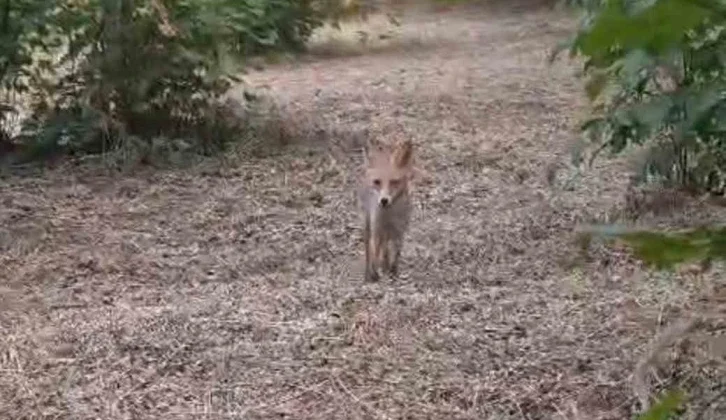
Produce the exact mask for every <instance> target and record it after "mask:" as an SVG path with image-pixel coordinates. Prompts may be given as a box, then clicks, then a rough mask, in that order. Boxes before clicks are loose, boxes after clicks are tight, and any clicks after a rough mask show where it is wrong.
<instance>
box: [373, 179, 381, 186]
mask: <svg viewBox="0 0 726 420" xmlns="http://www.w3.org/2000/svg"><path fill="white" fill-rule="evenodd" d="M373 185H375V186H376V187H380V186H381V180H380V179H374V180H373Z"/></svg>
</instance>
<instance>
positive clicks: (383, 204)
mask: <svg viewBox="0 0 726 420" xmlns="http://www.w3.org/2000/svg"><path fill="white" fill-rule="evenodd" d="M387 205H388V197H381V206H383V207H386V206H387Z"/></svg>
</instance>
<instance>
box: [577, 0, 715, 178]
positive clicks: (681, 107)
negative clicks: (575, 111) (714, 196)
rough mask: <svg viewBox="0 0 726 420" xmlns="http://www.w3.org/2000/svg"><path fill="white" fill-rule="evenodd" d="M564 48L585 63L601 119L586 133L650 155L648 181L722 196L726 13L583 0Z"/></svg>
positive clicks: (679, 4)
mask: <svg viewBox="0 0 726 420" xmlns="http://www.w3.org/2000/svg"><path fill="white" fill-rule="evenodd" d="M575 3H581V4H582V5H584V6H585V10H584V14H583V19H582V21H581V25H580V28H579V30H578V31H577V33H576V34H575V35H574V36H573V38H572V39H571V40H569V42H568V43H566V44H565V45H563V48H567V47H569V49H570V53H571V55H573V56H574V55H579V56H581V57H582V58H584V74H585V76H586V77H587V82H586V91H587V94H588V96H589V98H590V99H591V101H592V103H593V111H594V112H593V114H594V115H593V116H592V118H590V119H589V120H587V121H586V122H584V124H583V125H582V130H583V131H584V133H585V134H586V136H585V138H586V140H588V142H590V143H594V144H595V146H596V147H595V148H594V151H593V153H592V158H594V157H595V156H597V155H598V153H599V152H600V151H602V150H606V149H609V150H610V151H611V152H613V153H620V152H622V151H623V150H625V149H626V147H627V146H629V145H631V144H636V145H643V146H645V147H646V148H647V149H648V150H649V151H650V153H649V154H648V158H647V159H646V161H645V164H644V166H643V172H642V177H641V179H652V178H653V177H655V179H657V180H662V181H665V182H667V183H672V184H677V185H681V186H690V187H695V188H696V189H708V190H712V191H714V190H720V191H722V190H723V187H724V183H725V182H726V177H725V174H726V125H724V121H725V118H726V100H725V98H724V95H723V92H724V86H725V85H724V82H725V81H726V72H724V64H725V60H726V55H724V53H723V52H724V51H726V33H724V28H725V24H726V8H725V7H724V6H723V5H722V4H721V3H720V2H717V1H715V0H609V1H599V0H583V1H575Z"/></svg>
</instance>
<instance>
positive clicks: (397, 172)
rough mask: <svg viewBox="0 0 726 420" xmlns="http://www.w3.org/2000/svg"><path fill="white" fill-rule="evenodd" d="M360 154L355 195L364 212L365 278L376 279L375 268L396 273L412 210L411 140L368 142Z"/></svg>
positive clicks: (390, 273)
mask: <svg viewBox="0 0 726 420" xmlns="http://www.w3.org/2000/svg"><path fill="white" fill-rule="evenodd" d="M364 157H365V176H364V177H363V182H362V183H361V185H360V187H359V189H358V198H359V199H360V202H361V205H362V207H363V212H364V213H365V227H364V229H365V230H364V234H363V240H364V242H365V255H366V266H365V280H366V281H377V280H378V278H379V271H378V269H379V268H381V269H383V270H384V271H386V272H387V273H388V274H389V275H391V276H395V275H396V274H397V273H398V260H399V257H400V256H401V247H402V245H403V236H404V234H405V233H406V230H407V229H408V224H409V220H410V218H411V210H412V205H411V195H410V192H409V181H410V180H411V176H412V174H413V168H412V163H413V144H412V143H411V141H410V140H405V141H402V142H400V143H398V144H397V145H396V146H395V147H393V148H390V147H384V146H381V145H377V144H370V143H369V145H368V147H367V149H366V151H365V154H364Z"/></svg>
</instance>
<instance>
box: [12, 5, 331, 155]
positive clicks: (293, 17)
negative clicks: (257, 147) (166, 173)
mask: <svg viewBox="0 0 726 420" xmlns="http://www.w3.org/2000/svg"><path fill="white" fill-rule="evenodd" d="M0 1H1V0H0ZM10 3H12V5H13V6H12V8H11V14H10V15H11V18H10V19H9V20H10V21H13V22H14V21H19V22H25V23H23V24H22V25H20V26H17V27H13V28H12V29H13V31H10V34H11V35H12V36H9V42H5V43H3V44H2V45H0V48H3V49H2V50H0V54H1V55H0V57H4V58H5V60H6V61H10V62H11V63H12V64H13V65H14V66H15V67H8V69H4V68H0V71H2V70H6V71H5V72H2V73H0V77H3V79H2V80H3V82H4V83H3V86H4V87H5V91H6V92H7V91H10V90H11V89H10V88H12V89H14V91H16V92H18V93H21V94H26V95H27V97H28V102H29V104H28V108H29V110H30V117H29V118H28V119H27V120H26V121H25V122H24V123H23V126H22V132H21V133H20V135H18V136H17V137H16V138H15V142H16V143H19V144H20V145H21V146H22V150H23V151H24V155H25V158H36V157H39V156H43V155H47V154H49V153H58V152H62V153H96V152H102V151H110V150H118V149H119V148H123V149H131V150H132V151H133V152H134V153H136V154H137V155H138V156H140V157H141V158H142V159H143V158H144V157H145V156H147V155H149V154H150V153H152V152H153V151H154V150H157V151H158V150H170V149H186V150H194V151H197V152H201V153H205V154H207V153H210V152H212V151H216V150H219V149H220V148H222V147H224V145H225V144H226V142H227V141H228V140H230V139H231V138H234V137H238V135H234V134H235V131H236V130H238V129H239V127H237V126H236V124H235V122H234V121H233V120H232V119H230V118H228V116H229V115H230V113H229V112H226V111H225V110H224V109H223V106H222V105H220V103H219V99H220V97H221V96H222V95H223V94H225V93H226V92H227V91H228V89H229V88H230V87H231V85H232V84H233V83H234V82H238V81H239V79H238V78H237V77H235V74H236V73H237V72H238V71H239V70H240V68H241V65H242V64H243V63H244V59H245V58H246V57H248V56H249V55H251V54H256V53H260V52H264V51H267V50H274V49H300V48H301V47H302V46H303V45H304V42H305V40H306V39H307V37H308V36H309V35H310V33H311V32H312V30H313V29H314V28H315V27H316V26H317V25H319V24H321V21H320V19H319V13H318V12H316V11H315V9H314V8H313V7H312V5H311V3H310V1H309V0H269V1H258V0H243V1H240V0H164V1H162V0H85V1H78V0H63V1H61V2H54V4H53V3H51V2H42V1H31V0H25V2H24V3H23V4H24V5H25V6H23V7H22V8H21V7H20V6H18V5H16V2H9V0H8V2H6V4H10ZM2 16H3V15H2V5H0V17H2ZM29 18H30V19H29ZM2 24H3V22H1V21H0V25H2ZM0 29H2V26H0ZM19 78H22V80H25V83H26V85H25V86H22V85H18V86H15V85H12V83H15V80H17V79H19ZM16 84H17V83H16ZM233 130H234V131H233ZM160 145H163V146H161V147H160Z"/></svg>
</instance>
